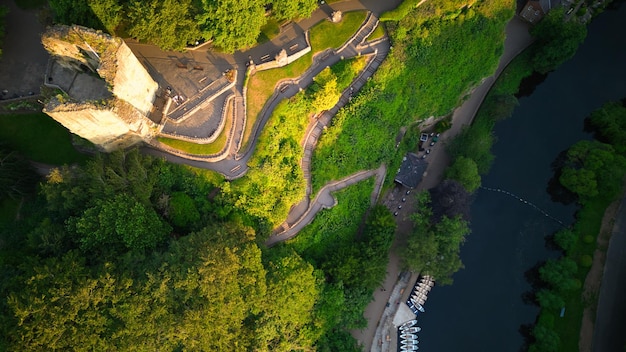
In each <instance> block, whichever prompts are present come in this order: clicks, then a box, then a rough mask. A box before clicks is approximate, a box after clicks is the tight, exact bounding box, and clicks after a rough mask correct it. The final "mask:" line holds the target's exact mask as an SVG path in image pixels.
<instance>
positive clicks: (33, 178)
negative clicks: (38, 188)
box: [0, 148, 37, 199]
mask: <svg viewBox="0 0 626 352" xmlns="http://www.w3.org/2000/svg"><path fill="white" fill-rule="evenodd" d="M36 182H37V175H36V174H35V170H33V168H32V167H31V166H30V164H29V163H28V161H27V160H26V159H24V158H23V157H22V156H21V155H20V154H19V153H18V152H16V151H12V150H8V149H5V148H0V199H3V198H4V197H10V198H14V199H17V198H20V197H22V196H24V195H26V194H28V193H32V192H33V191H34V190H35V184H36Z"/></svg>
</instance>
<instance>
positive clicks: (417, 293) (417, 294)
mask: <svg viewBox="0 0 626 352" xmlns="http://www.w3.org/2000/svg"><path fill="white" fill-rule="evenodd" d="M413 296H414V297H415V299H427V298H428V296H426V295H425V294H424V293H422V292H415V293H414V294H413Z"/></svg>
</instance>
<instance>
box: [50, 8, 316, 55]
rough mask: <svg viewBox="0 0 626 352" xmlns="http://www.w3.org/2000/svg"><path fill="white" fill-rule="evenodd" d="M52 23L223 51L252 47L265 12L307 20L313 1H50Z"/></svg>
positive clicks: (166, 45)
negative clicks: (208, 43) (199, 44)
mask: <svg viewBox="0 0 626 352" xmlns="http://www.w3.org/2000/svg"><path fill="white" fill-rule="evenodd" d="M49 3H50V7H51V9H52V10H53V13H54V19H55V21H57V22H59V23H63V24H80V25H83V26H87V27H91V28H95V29H102V30H105V31H107V32H109V33H110V34H112V35H117V36H132V37H134V38H137V39H139V40H141V41H147V42H150V43H153V44H156V45H158V46H159V47H161V48H162V49H165V50H181V49H183V48H185V47H186V46H187V45H188V44H193V43H195V42H196V41H198V40H207V41H209V40H211V41H213V43H214V45H215V46H216V47H218V48H220V49H222V50H224V51H226V52H233V51H235V50H238V49H243V48H247V47H250V46H252V45H254V44H255V43H256V41H257V38H258V37H259V35H260V34H261V27H263V25H264V24H265V23H266V22H267V21H268V15H269V16H270V17H271V18H272V19H275V20H278V21H284V20H289V19H297V18H306V17H309V16H310V15H311V13H312V12H313V10H315V8H316V7H317V2H316V1H315V0H290V1H280V0H279V1H269V2H268V1H262V0H198V1H192V0H181V1H174V0H50V1H49Z"/></svg>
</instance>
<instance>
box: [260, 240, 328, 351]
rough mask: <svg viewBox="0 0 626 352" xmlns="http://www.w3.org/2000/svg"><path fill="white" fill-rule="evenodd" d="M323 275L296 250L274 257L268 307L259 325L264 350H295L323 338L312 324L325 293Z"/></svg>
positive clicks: (268, 288)
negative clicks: (322, 286)
mask: <svg viewBox="0 0 626 352" xmlns="http://www.w3.org/2000/svg"><path fill="white" fill-rule="evenodd" d="M320 275H321V272H316V271H315V269H314V268H313V266H312V265H311V264H309V263H307V262H306V261H304V260H303V259H302V258H301V257H300V256H299V255H298V254H297V253H295V252H294V251H292V250H285V251H283V252H281V253H277V254H276V255H275V257H274V258H272V259H271V260H270V262H269V264H268V275H267V298H266V299H267V302H266V307H267V308H266V309H265V310H264V315H263V316H262V317H261V318H260V319H259V321H258V323H257V325H256V328H255V339H256V340H257V345H258V346H259V348H260V349H261V350H269V351H293V350H297V349H301V348H302V346H311V345H312V344H313V342H314V341H315V340H316V339H317V338H318V337H319V336H316V334H317V333H316V332H315V331H314V330H313V327H312V326H311V325H309V324H310V322H311V319H312V317H313V313H314V306H315V302H316V301H317V300H318V299H319V295H320V293H321V276H320Z"/></svg>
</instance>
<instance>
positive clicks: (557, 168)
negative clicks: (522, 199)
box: [546, 150, 578, 205]
mask: <svg viewBox="0 0 626 352" xmlns="http://www.w3.org/2000/svg"><path fill="white" fill-rule="evenodd" d="M566 160H567V150H563V151H561V152H560V153H559V154H558V155H557V156H556V158H555V159H554V161H552V163H551V164H550V167H551V168H552V172H553V173H554V175H553V176H552V178H550V180H549V181H548V187H547V188H546V192H548V194H549V195H550V199H551V200H552V201H553V202H558V203H561V204H564V205H569V204H572V203H574V202H576V201H578V196H577V195H576V194H575V193H573V192H571V191H570V190H568V189H567V188H565V187H563V185H561V182H560V181H559V179H560V178H561V174H562V172H563V167H564V166H565V161H566Z"/></svg>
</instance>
